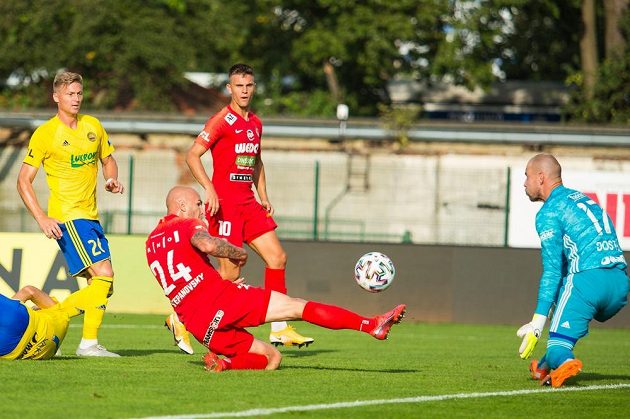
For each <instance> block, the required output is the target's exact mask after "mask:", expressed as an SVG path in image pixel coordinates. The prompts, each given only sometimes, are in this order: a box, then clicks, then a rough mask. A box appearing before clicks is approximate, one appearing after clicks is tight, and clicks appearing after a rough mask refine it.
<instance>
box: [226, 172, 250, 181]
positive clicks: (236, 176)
mask: <svg viewBox="0 0 630 419" xmlns="http://www.w3.org/2000/svg"><path fill="white" fill-rule="evenodd" d="M230 180H231V181H232V182H252V181H253V180H252V175H248V174H241V173H230Z"/></svg>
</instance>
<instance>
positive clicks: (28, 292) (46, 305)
mask: <svg viewBox="0 0 630 419" xmlns="http://www.w3.org/2000/svg"><path fill="white" fill-rule="evenodd" d="M92 293H94V289H93V288H90V287H86V288H83V289H82V290H79V291H77V292H74V293H72V294H70V296H69V297H68V298H66V299H65V300H64V301H63V302H62V303H59V302H58V301H57V300H56V299H54V298H52V297H50V296H49V295H48V294H46V293H45V292H44V291H42V290H40V289H38V288H36V287H33V286H31V285H27V286H25V287H24V288H22V289H21V290H19V291H18V292H17V293H16V294H15V295H14V296H13V298H12V299H11V298H7V297H5V296H4V295H0V313H2V316H0V359H9V360H12V359H50V358H52V357H53V356H55V354H56V353H57V350H58V349H59V347H60V346H61V342H62V341H63V339H64V337H65V336H66V332H67V330H68V324H69V322H70V318H72V317H74V316H77V315H79V314H81V313H82V312H83V310H84V308H85V307H86V306H89V305H90V304H91V303H90V300H91V299H92V297H93V296H92V295H91V294H92ZM27 301H32V302H33V303H34V304H35V307H34V308H30V307H27V306H26V305H25V304H24V303H25V302H27Z"/></svg>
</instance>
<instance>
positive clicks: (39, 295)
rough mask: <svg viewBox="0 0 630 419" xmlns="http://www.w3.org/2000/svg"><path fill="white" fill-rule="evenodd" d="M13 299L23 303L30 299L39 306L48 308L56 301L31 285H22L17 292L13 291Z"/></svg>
mask: <svg viewBox="0 0 630 419" xmlns="http://www.w3.org/2000/svg"><path fill="white" fill-rule="evenodd" d="M13 299H14V300H20V301H21V302H23V303H25V302H27V301H32V302H33V303H35V305H36V306H37V307H39V308H48V307H52V306H54V305H55V304H57V302H56V301H55V300H54V299H53V298H52V297H51V296H49V295H48V294H46V293H45V292H44V291H42V290H40V289H39V288H36V287H34V286H32V285H27V286H25V287H22V288H21V289H20V290H19V291H18V292H16V293H15V295H14V296H13Z"/></svg>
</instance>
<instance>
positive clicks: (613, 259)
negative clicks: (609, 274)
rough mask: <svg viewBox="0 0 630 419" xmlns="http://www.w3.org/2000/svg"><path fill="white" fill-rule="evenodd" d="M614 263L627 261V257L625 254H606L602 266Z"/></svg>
mask: <svg viewBox="0 0 630 419" xmlns="http://www.w3.org/2000/svg"><path fill="white" fill-rule="evenodd" d="M614 263H626V258H625V257H623V255H619V256H604V257H603V258H602V261H601V264H602V266H606V265H612V264H614Z"/></svg>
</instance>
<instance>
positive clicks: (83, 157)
mask: <svg viewBox="0 0 630 419" xmlns="http://www.w3.org/2000/svg"><path fill="white" fill-rule="evenodd" d="M95 163H96V151H92V152H90V153H83V154H79V155H78V156H75V155H74V154H71V155H70V166H72V167H82V166H85V165H86V164H95Z"/></svg>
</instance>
